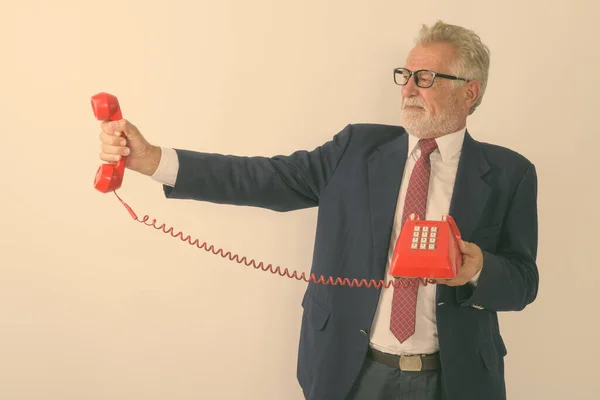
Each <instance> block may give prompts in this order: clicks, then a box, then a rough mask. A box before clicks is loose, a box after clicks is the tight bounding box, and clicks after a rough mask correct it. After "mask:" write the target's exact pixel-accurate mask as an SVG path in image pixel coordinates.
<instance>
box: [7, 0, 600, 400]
mask: <svg viewBox="0 0 600 400" xmlns="http://www.w3.org/2000/svg"><path fill="white" fill-rule="evenodd" d="M598 15H599V8H598V6H597V5H596V4H595V2H593V1H592V0H589V1H584V0H576V1H571V2H568V3H564V2H562V1H542V0H536V1H523V0H509V1H502V2H500V1H497V2H482V1H481V2H479V1H467V0H463V1H452V2H446V1H431V0H429V1H427V0H425V1H420V2H400V1H373V0H371V1H367V0H351V1H347V0H345V1H343V0H308V1H302V2H297V1H296V2H291V1H282V0H278V1H275V0H255V1H251V2H249V1H242V0H230V1H220V2H217V1H191V0H189V1H175V0H173V1H168V2H166V1H145V0H139V1H133V0H118V1H116V0H106V1H101V2H98V1H93V2H92V1H88V0H47V1H42V0H39V1H35V0H3V1H2V3H1V4H0V48H1V51H2V59H1V62H0V79H1V82H2V84H1V86H0V110H1V111H0V112H1V115H2V155H1V157H0V167H1V168H2V169H1V170H2V175H3V179H2V197H1V201H2V207H1V210H2V215H1V217H2V219H1V223H2V228H1V231H0V252H1V254H0V257H1V258H0V260H1V261H0V262H1V264H0V399H1V400H33V399H35V400H82V399H85V400H125V399H127V400H130V399H136V400H137V399H140V400H142V399H143V400H154V399H161V400H162V399H170V400H188V399H261V400H264V399H269V400H271V399H272V400H281V399H286V400H299V399H301V398H302V394H301V390H300V388H299V386H298V384H297V382H296V358H297V356H296V352H297V346H298V338H299V330H300V317H301V311H302V309H301V306H300V300H301V297H302V294H303V292H304V289H305V287H306V283H305V282H302V281H297V280H294V279H289V278H285V277H280V276H276V275H273V274H270V273H268V272H262V271H259V270H255V269H254V268H252V267H246V266H243V265H240V264H237V263H235V262H231V261H229V260H227V259H223V258H222V257H220V256H215V255H212V254H210V253H207V252H206V251H204V250H199V249H197V248H195V247H192V246H190V245H188V244H186V243H184V242H182V241H181V240H179V239H173V238H171V237H170V236H169V235H165V234H163V233H161V232H159V231H157V230H154V229H152V228H149V227H145V226H144V225H143V224H140V223H138V222H135V221H134V220H133V219H132V218H131V217H130V216H129V214H128V213H127V211H126V210H125V209H124V208H123V206H122V205H121V204H120V203H119V201H118V200H117V198H116V197H115V196H114V195H113V194H102V193H100V192H97V191H95V190H94V189H93V187H92V182H93V178H94V175H95V173H96V169H97V167H98V166H99V165H100V163H101V161H100V160H99V158H98V152H99V149H100V148H99V143H100V142H99V140H98V133H99V122H98V121H96V120H95V119H94V116H93V114H92V109H91V106H90V97H91V96H92V95H93V94H95V93H98V92H103V91H106V92H110V93H113V94H114V95H116V96H117V97H118V99H119V101H120V103H121V107H122V110H123V113H124V117H125V118H127V119H129V120H130V121H132V122H133V123H134V124H136V125H137V126H138V127H139V128H140V130H141V131H142V132H143V134H145V136H146V137H147V138H148V139H149V140H150V141H151V142H152V143H154V144H158V145H162V146H170V147H178V148H187V149H195V150H201V151H208V152H219V153H225V154H235V155H265V156H272V155H276V154H289V153H291V152H292V151H294V150H297V149H308V150H312V149H313V148H315V147H316V146H318V145H320V144H322V143H324V142H326V141H327V140H329V139H331V137H332V136H333V135H334V134H335V133H337V132H338V131H339V130H341V129H342V128H343V127H344V126H345V125H346V124H348V123H358V122H376V123H386V124H395V125H398V124H399V123H400V121H399V106H400V101H401V97H400V87H398V86H396V85H395V84H394V82H393V79H392V69H393V68H394V67H398V66H402V64H403V63H404V61H405V59H406V55H407V53H408V51H409V50H410V49H411V47H412V46H413V39H414V37H415V35H416V33H417V31H418V30H419V28H420V26H421V24H423V23H426V24H432V23H434V22H435V21H436V20H437V19H442V20H444V21H445V22H449V23H453V24H459V25H463V26H466V27H468V28H470V29H473V30H475V31H476V32H477V33H479V34H480V35H481V37H482V39H483V41H484V42H485V43H486V44H487V45H489V46H490V48H491V52H492V58H491V60H492V63H491V71H490V79H489V87H488V90H487V93H486V95H485V98H484V100H483V104H482V105H481V107H480V108H479V109H478V110H477V111H476V113H475V114H474V115H473V116H471V117H470V118H469V120H468V128H469V130H470V132H471V133H472V134H473V136H474V137H475V138H476V139H478V140H481V141H487V142H493V143H496V144H500V145H503V146H507V147H509V148H512V149H514V150H516V151H518V152H520V153H522V154H524V155H525V156H526V157H528V158H529V159H530V160H531V161H532V162H533V163H535V165H536V167H537V171H538V175H539V229H540V231H539V233H540V234H539V256H538V263H539V270H540V291H539V296H538V299H537V301H536V302H535V303H533V304H532V305H530V306H529V307H528V308H527V309H526V310H525V311H523V312H519V313H503V314H501V316H500V318H501V332H502V335H503V337H504V339H505V341H506V344H507V347H508V355H507V356H506V380H507V386H508V398H509V399H511V400H521V399H524V400H526V399H544V400H545V399H557V400H558V399H566V398H569V399H582V400H583V399H590V400H591V399H597V398H598V397H597V396H598V392H599V390H600V381H599V380H598V379H597V371H598V368H597V365H598V358H599V357H600V352H599V351H598V326H599V324H598V321H597V314H598V312H597V302H598V298H597V294H596V291H597V284H598V281H599V278H600V272H599V269H598V260H597V257H595V256H594V254H596V252H597V251H598V244H597V240H598V237H599V235H598V228H599V226H600V220H599V215H598V206H597V203H598V192H597V162H598V157H597V154H598V144H599V143H600V141H599V139H598V134H599V131H598V124H597V117H598V110H599V105H600V104H599V101H598V95H597V92H598V89H599V86H600V85H599V82H600V79H599V75H598V71H599V69H600V60H599V57H598V46H597V40H596V39H597V38H598V36H599V32H598V27H597V23H598V22H597V17H598ZM119 194H120V195H121V196H122V197H123V198H124V200H125V201H126V202H128V203H129V204H130V205H131V206H132V207H133V209H134V210H135V211H136V212H137V213H138V214H140V216H143V215H145V214H148V215H150V216H151V217H152V218H156V219H157V220H158V221H159V222H161V223H167V224H168V225H169V226H174V227H175V229H176V231H183V232H184V233H185V234H189V235H191V236H192V237H194V238H198V239H199V240H201V241H207V242H209V243H210V244H213V245H215V246H217V247H223V248H225V249H226V250H231V251H233V252H234V253H238V254H240V255H245V256H247V257H249V258H253V259H256V260H260V261H264V262H266V263H272V264H274V265H279V266H281V267H284V268H289V269H290V270H297V271H298V272H308V271H309V268H310V261H311V257H312V247H313V240H314V229H315V225H316V221H315V218H316V212H317V210H316V209H308V210H301V211H296V212H289V213H276V212H272V211H268V210H262V209H256V208H249V207H233V206H225V205H217V204H210V203H200V202H193V201H181V200H167V199H165V197H164V196H163V192H162V188H161V186H160V184H158V183H157V182H155V181H152V180H151V179H150V178H148V177H145V176H141V175H138V174H135V173H132V172H131V171H128V172H126V176H125V180H124V184H123V187H122V189H121V190H120V191H119ZM482 400H484V399H482Z"/></svg>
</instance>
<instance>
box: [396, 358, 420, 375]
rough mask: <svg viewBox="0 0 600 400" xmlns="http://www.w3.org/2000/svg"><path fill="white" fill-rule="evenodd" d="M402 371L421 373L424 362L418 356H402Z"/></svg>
mask: <svg viewBox="0 0 600 400" xmlns="http://www.w3.org/2000/svg"><path fill="white" fill-rule="evenodd" d="M400 369H401V370H402V371H421V370H422V369H423V361H422V360H421V357H420V356H418V355H402V356H400Z"/></svg>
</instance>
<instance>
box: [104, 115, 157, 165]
mask: <svg viewBox="0 0 600 400" xmlns="http://www.w3.org/2000/svg"><path fill="white" fill-rule="evenodd" d="M100 127H101V129H102V131H101V132H100V142H101V145H100V159H101V160H102V161H105V162H107V163H110V164H115V163H116V162H117V161H119V160H120V159H121V157H122V156H127V160H126V163H125V167H127V168H128V169H130V170H133V171H136V172H139V173H141V174H144V175H148V176H151V175H152V174H154V171H156V168H158V164H159V162H160V156H161V150H160V147H158V146H153V145H151V144H150V143H148V141H147V140H146V139H145V138H144V136H142V134H141V133H140V131H139V130H138V129H137V128H136V127H135V125H133V124H132V123H130V122H129V121H127V120H125V119H122V120H119V121H103V122H102V123H101V124H100ZM121 132H123V133H124V134H125V137H120V134H121Z"/></svg>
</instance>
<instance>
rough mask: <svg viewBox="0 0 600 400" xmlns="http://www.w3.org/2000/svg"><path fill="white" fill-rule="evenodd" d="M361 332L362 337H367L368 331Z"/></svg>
mask: <svg viewBox="0 0 600 400" xmlns="http://www.w3.org/2000/svg"><path fill="white" fill-rule="evenodd" d="M359 332H360V334H361V335H363V336H367V331H365V330H364V329H361V330H360V331H359Z"/></svg>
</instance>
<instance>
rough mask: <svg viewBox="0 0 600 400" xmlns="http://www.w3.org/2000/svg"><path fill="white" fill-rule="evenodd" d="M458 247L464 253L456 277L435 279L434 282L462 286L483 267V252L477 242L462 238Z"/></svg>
mask: <svg viewBox="0 0 600 400" xmlns="http://www.w3.org/2000/svg"><path fill="white" fill-rule="evenodd" d="M458 248H459V250H460V252H461V253H462V255H463V264H462V266H461V267H460V268H459V270H458V273H457V274H456V277H454V278H452V279H435V280H434V283H438V284H442V285H448V286H462V285H464V284H466V283H467V282H469V280H470V279H471V278H473V277H474V276H475V274H477V273H478V272H479V271H481V268H483V253H482V252H481V249H480V248H479V246H477V245H476V244H475V243H470V242H465V241H464V240H460V241H459V242H458Z"/></svg>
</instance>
